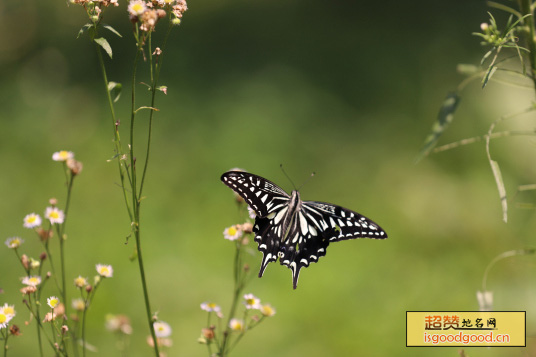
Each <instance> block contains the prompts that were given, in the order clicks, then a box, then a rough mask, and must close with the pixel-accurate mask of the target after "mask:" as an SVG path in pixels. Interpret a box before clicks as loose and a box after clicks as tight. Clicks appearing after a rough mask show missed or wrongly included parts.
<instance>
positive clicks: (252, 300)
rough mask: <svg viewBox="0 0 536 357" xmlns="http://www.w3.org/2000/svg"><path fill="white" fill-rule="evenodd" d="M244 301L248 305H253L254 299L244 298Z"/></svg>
mask: <svg viewBox="0 0 536 357" xmlns="http://www.w3.org/2000/svg"><path fill="white" fill-rule="evenodd" d="M246 303H247V304H248V305H255V299H247V300H246Z"/></svg>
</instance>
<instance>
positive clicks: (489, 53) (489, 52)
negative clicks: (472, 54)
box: [480, 47, 496, 65]
mask: <svg viewBox="0 0 536 357" xmlns="http://www.w3.org/2000/svg"><path fill="white" fill-rule="evenodd" d="M495 48H496V47H493V48H492V49H491V50H489V51H488V52H486V54H485V55H484V56H482V59H481V60H480V65H482V64H483V63H484V62H485V61H486V59H487V58H488V57H489V56H490V55H491V54H492V53H493V51H495Z"/></svg>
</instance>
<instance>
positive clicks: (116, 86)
mask: <svg viewBox="0 0 536 357" xmlns="http://www.w3.org/2000/svg"><path fill="white" fill-rule="evenodd" d="M122 89H123V85H122V84H121V83H116V82H109V83H108V91H109V92H110V95H111V96H112V100H113V101H114V103H116V102H117V101H118V100H119V97H121V90H122Z"/></svg>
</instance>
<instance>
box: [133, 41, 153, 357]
mask: <svg viewBox="0 0 536 357" xmlns="http://www.w3.org/2000/svg"><path fill="white" fill-rule="evenodd" d="M141 51H142V48H141V44H139V45H138V48H137V51H136V58H135V61H134V68H133V70H132V114H131V119H130V173H131V191H132V203H133V205H132V206H133V209H134V212H133V213H134V221H133V222H132V229H133V230H134V236H135V238H136V253H137V257H138V266H139V269H140V277H141V285H142V288H143V297H144V301H145V312H146V314H147V322H148V323H149V331H150V332H151V337H152V338H153V346H154V352H155V356H156V357H159V356H160V352H159V351H158V340H157V338H156V333H155V331H154V326H153V318H152V312H151V304H150V302H149V290H148V288H147V280H146V278H145V268H144V265H143V255H142V249H141V235H140V203H141V202H140V200H139V199H138V197H137V185H136V166H135V165H136V162H135V157H134V120H135V117H136V70H137V66H138V60H139V57H140V53H141Z"/></svg>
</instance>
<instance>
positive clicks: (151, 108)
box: [135, 106, 160, 113]
mask: <svg viewBox="0 0 536 357" xmlns="http://www.w3.org/2000/svg"><path fill="white" fill-rule="evenodd" d="M142 109H150V110H154V111H155V112H158V111H160V110H159V109H157V108H153V107H148V106H143V107H139V108H138V109H136V111H135V112H136V113H137V112H139V111H140V110H142Z"/></svg>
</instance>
